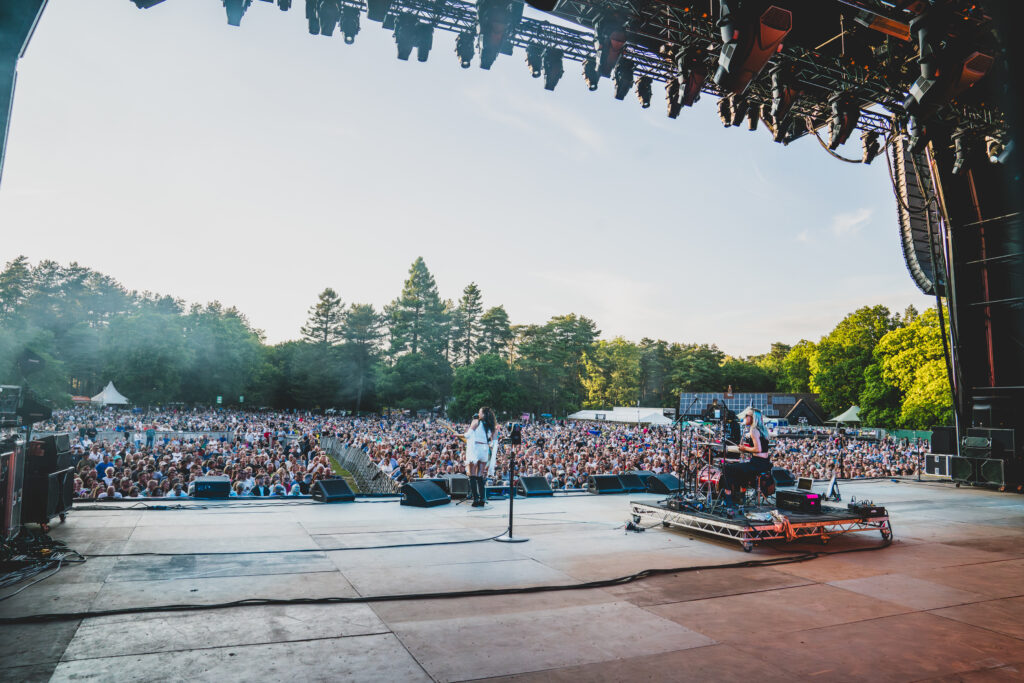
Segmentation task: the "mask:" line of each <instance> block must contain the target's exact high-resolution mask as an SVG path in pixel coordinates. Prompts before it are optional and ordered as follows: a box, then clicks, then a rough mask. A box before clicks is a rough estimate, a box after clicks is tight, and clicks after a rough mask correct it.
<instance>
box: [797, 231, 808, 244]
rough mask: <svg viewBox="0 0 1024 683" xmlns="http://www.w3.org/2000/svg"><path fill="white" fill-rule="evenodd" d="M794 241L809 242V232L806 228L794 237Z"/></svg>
mask: <svg viewBox="0 0 1024 683" xmlns="http://www.w3.org/2000/svg"><path fill="white" fill-rule="evenodd" d="M796 241H797V242H810V241H811V231H810V230H808V229H807V228H804V229H803V230H801V231H800V233H799V234H798V235H797V236H796Z"/></svg>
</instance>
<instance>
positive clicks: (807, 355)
mask: <svg viewBox="0 0 1024 683" xmlns="http://www.w3.org/2000/svg"><path fill="white" fill-rule="evenodd" d="M817 350H818V347H817V345H816V344H815V343H814V342H810V341H807V340H806V339H801V340H800V341H799V342H798V343H797V344H796V346H794V347H793V348H791V349H790V350H789V353H787V354H786V357H785V358H784V359H783V360H782V365H781V367H780V372H779V379H778V386H779V389H780V390H781V391H786V392H790V393H794V394H807V393H810V391H811V362H812V360H813V359H814V355H815V353H817Z"/></svg>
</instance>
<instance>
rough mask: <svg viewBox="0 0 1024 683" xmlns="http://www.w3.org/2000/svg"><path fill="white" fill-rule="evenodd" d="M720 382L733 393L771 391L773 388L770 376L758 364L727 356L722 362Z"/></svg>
mask: <svg viewBox="0 0 1024 683" xmlns="http://www.w3.org/2000/svg"><path fill="white" fill-rule="evenodd" d="M721 381H722V383H723V384H725V386H727V387H730V386H731V387H732V389H733V391H748V392H757V391H772V390H773V389H774V388H775V382H774V381H773V380H772V376H771V375H770V374H769V372H768V371H767V370H765V369H764V367H762V366H761V365H760V364H758V363H752V362H750V361H749V360H743V359H742V358H732V357H728V356H727V357H726V359H725V360H724V361H723V362H722V380H721Z"/></svg>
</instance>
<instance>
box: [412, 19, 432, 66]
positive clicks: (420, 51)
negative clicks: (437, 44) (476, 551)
mask: <svg viewBox="0 0 1024 683" xmlns="http://www.w3.org/2000/svg"><path fill="white" fill-rule="evenodd" d="M415 35H416V59H417V60H418V61H420V62H425V61H427V58H428V57H430V48H432V47H434V27H433V26H431V25H430V24H428V23H426V22H420V23H419V24H418V25H417V26H416V34H415Z"/></svg>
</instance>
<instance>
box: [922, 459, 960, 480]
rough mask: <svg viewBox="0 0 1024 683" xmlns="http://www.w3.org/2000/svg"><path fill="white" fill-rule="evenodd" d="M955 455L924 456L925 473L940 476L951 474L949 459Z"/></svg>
mask: <svg viewBox="0 0 1024 683" xmlns="http://www.w3.org/2000/svg"><path fill="white" fill-rule="evenodd" d="M952 457H955V456H949V455H931V454H929V455H926V456H924V473H925V474H933V475H936V476H939V477H948V476H949V461H950V458H952Z"/></svg>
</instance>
